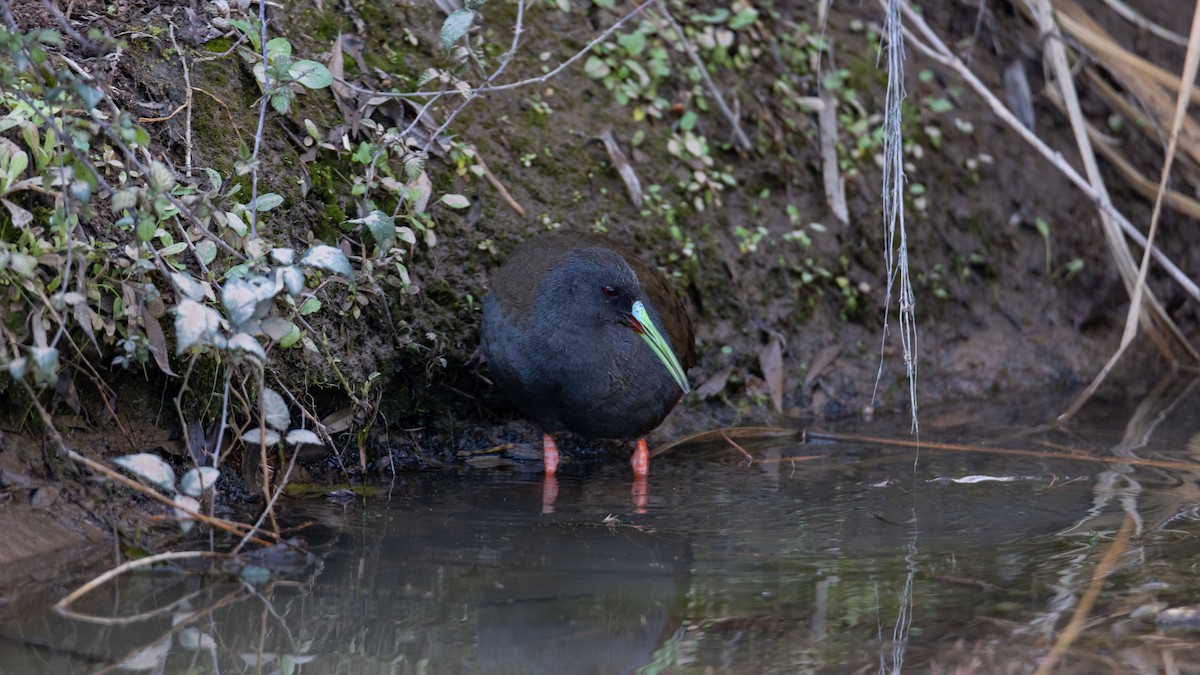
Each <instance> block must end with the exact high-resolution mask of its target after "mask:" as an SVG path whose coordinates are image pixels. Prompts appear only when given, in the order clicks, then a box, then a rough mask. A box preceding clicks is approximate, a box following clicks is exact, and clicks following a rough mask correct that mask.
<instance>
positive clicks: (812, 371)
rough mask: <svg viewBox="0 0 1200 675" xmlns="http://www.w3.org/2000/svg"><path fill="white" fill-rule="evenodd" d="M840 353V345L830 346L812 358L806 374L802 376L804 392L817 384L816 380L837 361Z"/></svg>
mask: <svg viewBox="0 0 1200 675" xmlns="http://www.w3.org/2000/svg"><path fill="white" fill-rule="evenodd" d="M841 353H842V345H840V344H832V345H829V346H828V347H825V348H823V349H821V351H819V352H817V355H816V356H814V357H813V359H812V361H811V362H809V364H808V373H807V374H806V375H805V376H804V391H808V390H809V389H811V388H812V387H813V386H814V385H816V383H817V378H818V377H820V376H821V373H823V372H825V369H826V368H828V367H829V366H831V365H833V362H834V361H837V357H838V356H840V355H841Z"/></svg>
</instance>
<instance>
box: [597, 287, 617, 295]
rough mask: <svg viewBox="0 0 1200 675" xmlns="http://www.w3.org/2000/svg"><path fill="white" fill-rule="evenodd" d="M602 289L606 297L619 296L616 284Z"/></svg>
mask: <svg viewBox="0 0 1200 675" xmlns="http://www.w3.org/2000/svg"><path fill="white" fill-rule="evenodd" d="M600 291H601V292H602V293H604V297H606V298H615V297H617V287H616V286H605V287H604V288H601V289H600Z"/></svg>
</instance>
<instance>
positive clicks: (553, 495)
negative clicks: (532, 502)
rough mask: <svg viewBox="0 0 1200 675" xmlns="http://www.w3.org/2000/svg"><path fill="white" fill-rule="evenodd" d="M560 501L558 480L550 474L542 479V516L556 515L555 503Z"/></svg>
mask: <svg viewBox="0 0 1200 675" xmlns="http://www.w3.org/2000/svg"><path fill="white" fill-rule="evenodd" d="M556 499H558V478H555V476H554V474H552V473H548V474H546V475H545V476H544V477H543V478H542V515H546V514H550V513H554V501H555V500H556Z"/></svg>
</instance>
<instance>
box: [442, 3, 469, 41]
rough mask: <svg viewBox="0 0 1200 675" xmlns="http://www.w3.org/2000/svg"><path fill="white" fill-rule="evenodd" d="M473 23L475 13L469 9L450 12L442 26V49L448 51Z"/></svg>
mask: <svg viewBox="0 0 1200 675" xmlns="http://www.w3.org/2000/svg"><path fill="white" fill-rule="evenodd" d="M474 22H475V12H474V11H472V10H470V9H456V10H454V11H453V12H451V14H450V16H448V17H446V21H445V22H444V23H443V24H442V49H445V50H446V51H450V49H451V48H452V47H454V43H455V42H458V41H459V40H460V39H462V37H463V36H464V35H466V34H467V31H469V30H471V24H472V23H474Z"/></svg>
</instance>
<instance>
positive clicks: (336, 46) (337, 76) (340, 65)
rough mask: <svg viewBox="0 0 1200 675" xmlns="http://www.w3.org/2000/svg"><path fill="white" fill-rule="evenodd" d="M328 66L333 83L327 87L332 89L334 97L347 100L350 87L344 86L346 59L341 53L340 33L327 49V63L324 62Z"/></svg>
mask: <svg viewBox="0 0 1200 675" xmlns="http://www.w3.org/2000/svg"><path fill="white" fill-rule="evenodd" d="M325 65H326V67H328V68H329V73H330V74H331V75H333V83H332V84H330V85H329V88H330V89H331V90H333V95H334V96H335V97H336V98H339V99H343V100H349V99H350V88H349V87H347V86H346V60H345V55H344V54H343V53H342V34H341V33H338V36H337V39H336V40H334V41H333V47H332V48H331V49H330V50H329V63H327V64H325Z"/></svg>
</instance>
